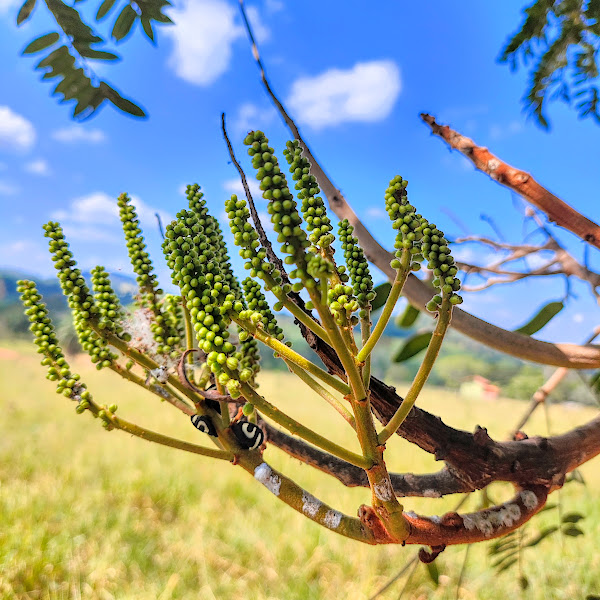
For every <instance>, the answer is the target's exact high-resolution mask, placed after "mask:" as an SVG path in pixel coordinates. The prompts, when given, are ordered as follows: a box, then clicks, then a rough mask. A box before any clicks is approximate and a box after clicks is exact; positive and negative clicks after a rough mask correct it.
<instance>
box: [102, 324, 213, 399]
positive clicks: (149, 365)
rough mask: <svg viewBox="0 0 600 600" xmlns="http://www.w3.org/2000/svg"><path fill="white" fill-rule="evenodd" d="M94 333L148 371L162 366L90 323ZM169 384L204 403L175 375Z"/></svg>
mask: <svg viewBox="0 0 600 600" xmlns="http://www.w3.org/2000/svg"><path fill="white" fill-rule="evenodd" d="M90 325H91V326H92V327H93V329H94V331H95V332H96V333H97V334H98V335H99V336H101V337H103V338H104V339H105V340H106V341H107V342H108V343H109V344H110V345H111V346H113V347H115V348H116V349H117V350H119V351H120V352H122V353H123V354H125V356H128V357H129V358H131V359H132V360H134V361H135V362H136V363H138V364H139V365H140V366H142V367H144V369H147V370H148V371H152V370H153V369H158V368H159V366H160V365H158V364H157V363H156V362H154V361H153V360H152V359H151V358H148V357H147V356H146V355H145V354H142V353H141V352H138V351H137V350H135V349H133V348H130V347H129V346H128V345H127V343H126V342H124V341H123V340H122V339H120V338H119V337H117V336H116V335H114V334H112V333H110V332H109V331H106V329H98V328H97V327H95V326H94V323H92V322H90ZM167 381H168V383H169V384H170V385H172V386H173V387H174V388H175V389H176V390H177V391H178V392H179V393H180V394H183V395H184V396H185V397H186V398H189V399H190V400H191V401H192V402H193V403H194V404H198V403H199V402H202V398H200V397H199V396H198V395H196V394H195V393H194V392H193V391H192V390H190V389H188V388H186V387H185V386H184V385H183V383H181V381H179V379H178V378H177V377H175V376H174V375H169V378H168V380H167Z"/></svg>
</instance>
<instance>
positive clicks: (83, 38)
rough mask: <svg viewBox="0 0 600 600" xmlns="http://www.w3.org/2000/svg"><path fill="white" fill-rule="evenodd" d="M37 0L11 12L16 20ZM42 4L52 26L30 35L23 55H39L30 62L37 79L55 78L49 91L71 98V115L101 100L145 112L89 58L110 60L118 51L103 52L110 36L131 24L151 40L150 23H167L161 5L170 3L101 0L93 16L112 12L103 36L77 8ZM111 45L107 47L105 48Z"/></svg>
mask: <svg viewBox="0 0 600 600" xmlns="http://www.w3.org/2000/svg"><path fill="white" fill-rule="evenodd" d="M37 3H38V0H26V1H25V3H24V4H23V5H22V6H21V9H20V10H19V12H18V14H17V25H22V24H23V23H25V22H26V21H27V20H28V19H29V18H30V17H31V16H32V13H33V10H34V9H35V7H36V4H37ZM44 5H45V8H46V9H47V10H48V11H49V12H50V14H51V15H52V17H53V18H54V21H55V23H56V29H55V30H54V31H51V32H49V33H44V34H43V35H41V36H39V37H37V38H36V39H34V40H32V41H31V42H30V43H29V44H28V45H27V47H26V48H25V50H23V54H25V55H29V54H39V53H42V52H43V58H42V59H41V60H40V61H39V62H38V63H37V65H36V66H35V68H36V69H38V70H40V71H42V72H43V73H44V75H43V77H42V79H57V80H58V82H57V84H56V87H55V88H54V91H53V92H52V93H53V95H58V96H62V99H61V100H60V101H61V102H68V101H70V100H72V101H75V103H76V104H75V107H74V108H73V117H74V118H85V117H88V116H90V115H91V114H93V113H94V112H95V111H96V110H97V109H98V108H100V107H101V106H102V105H103V104H104V103H105V102H106V101H108V102H111V103H112V104H113V105H114V106H116V107H117V108H118V109H120V110H122V111H123V112H125V113H128V114H130V115H133V116H134V117H145V116H146V114H145V112H144V111H143V109H142V108H140V107H139V106H138V105H137V104H135V103H134V102H132V101H131V100H128V99H127V98H124V97H123V96H121V94H120V93H119V92H117V90H116V89H115V88H113V87H112V86H111V85H109V84H108V83H107V82H106V81H104V80H102V79H100V77H98V76H97V75H96V73H95V71H94V67H93V65H94V61H98V60H99V61H103V62H109V61H116V60H119V58H120V57H119V56H118V55H117V54H115V53H114V52H109V51H108V50H107V48H109V47H110V41H112V42H114V43H115V44H119V43H120V42H123V41H124V40H125V39H127V37H128V36H129V35H130V34H131V33H132V30H133V27H134V25H135V24H136V23H139V24H140V25H141V28H142V30H143V32H144V34H145V35H146V37H147V38H148V39H149V40H151V41H152V42H154V36H155V32H154V26H155V25H156V24H157V23H158V24H169V23H172V21H171V19H170V18H169V17H168V16H167V15H165V14H164V13H163V10H164V9H165V8H166V7H168V6H171V3H170V2H168V0H138V1H137V2H129V1H128V0H102V1H101V3H100V5H99V7H98V9H97V11H96V12H95V16H94V21H95V22H96V23H100V22H101V21H104V20H105V19H107V17H109V15H110V14H111V13H112V14H113V16H115V18H114V20H113V23H112V28H110V33H109V34H108V35H105V36H104V37H103V36H101V35H99V34H98V32H97V31H96V29H95V28H94V27H92V26H91V25H89V24H88V22H86V20H85V18H84V16H83V15H82V11H83V7H82V9H81V10H78V7H79V5H78V4H74V6H71V5H70V4H67V3H66V2H63V1H62V0H44ZM111 50H112V48H111Z"/></svg>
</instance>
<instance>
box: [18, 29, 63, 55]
mask: <svg viewBox="0 0 600 600" xmlns="http://www.w3.org/2000/svg"><path fill="white" fill-rule="evenodd" d="M59 39H60V35H58V33H56V32H55V31H53V32H52V33H47V34H46V35H42V36H40V37H39V38H37V39H35V40H33V42H31V43H30V44H28V45H27V47H26V48H25V50H23V54H35V53H36V52H39V51H40V50H43V49H44V48H47V47H48V46H52V44H56V42H58V40H59Z"/></svg>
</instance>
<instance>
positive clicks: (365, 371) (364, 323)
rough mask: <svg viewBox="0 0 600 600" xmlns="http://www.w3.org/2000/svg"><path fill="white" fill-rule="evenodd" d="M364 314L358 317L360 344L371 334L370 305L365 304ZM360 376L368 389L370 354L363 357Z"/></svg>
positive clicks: (363, 343)
mask: <svg viewBox="0 0 600 600" xmlns="http://www.w3.org/2000/svg"><path fill="white" fill-rule="evenodd" d="M364 310H365V313H366V314H365V316H364V317H361V318H360V338H361V342H362V346H363V347H364V345H365V344H366V343H367V340H368V339H369V335H371V305H370V304H367V306H366V307H365V308H364ZM362 377H363V384H364V386H365V388H367V389H368V387H369V383H370V381H371V355H370V354H369V356H367V358H366V359H365V365H364V367H363V368H362Z"/></svg>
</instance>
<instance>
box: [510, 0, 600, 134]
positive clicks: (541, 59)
mask: <svg viewBox="0 0 600 600" xmlns="http://www.w3.org/2000/svg"><path fill="white" fill-rule="evenodd" d="M524 12H525V15H526V16H525V19H524V20H523V23H522V24H521V28H520V29H519V31H517V32H516V33H515V34H514V35H513V36H512V37H511V38H510V40H509V41H508V42H507V44H506V46H505V47H504V49H503V50H502V53H501V54H500V57H499V60H500V62H505V63H508V64H509V65H510V66H511V68H512V69H516V68H517V67H518V65H519V61H521V62H522V63H523V65H526V66H527V67H528V68H529V73H530V80H529V87H528V89H527V91H526V93H525V96H524V97H523V103H524V105H525V110H526V111H527V112H529V113H530V114H531V115H532V116H533V117H534V118H535V119H536V121H537V123H538V124H539V125H541V126H542V127H543V128H544V129H548V128H549V121H548V116H547V114H546V107H547V104H548V103H549V102H553V101H555V100H560V101H562V102H565V103H567V104H568V105H573V104H574V105H575V108H576V109H577V111H578V113H579V116H580V117H591V118H592V119H594V121H596V123H597V124H600V106H599V104H598V102H599V100H600V97H599V92H598V81H597V80H598V64H599V62H598V51H599V49H600V1H598V0H587V1H586V0H537V1H536V2H534V3H533V4H532V5H531V6H530V7H529V8H527V9H525V11H524Z"/></svg>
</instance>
